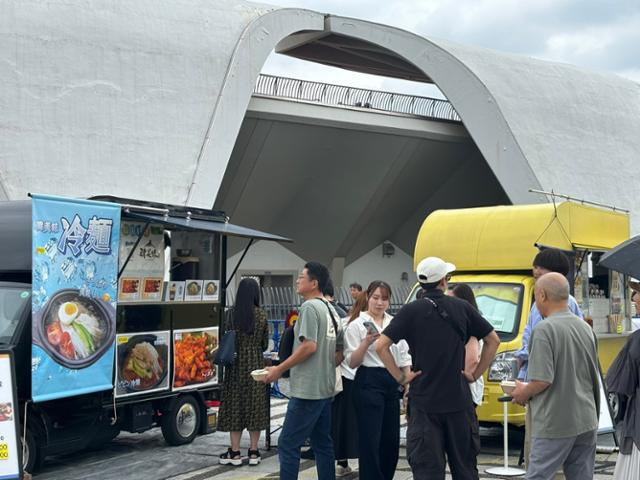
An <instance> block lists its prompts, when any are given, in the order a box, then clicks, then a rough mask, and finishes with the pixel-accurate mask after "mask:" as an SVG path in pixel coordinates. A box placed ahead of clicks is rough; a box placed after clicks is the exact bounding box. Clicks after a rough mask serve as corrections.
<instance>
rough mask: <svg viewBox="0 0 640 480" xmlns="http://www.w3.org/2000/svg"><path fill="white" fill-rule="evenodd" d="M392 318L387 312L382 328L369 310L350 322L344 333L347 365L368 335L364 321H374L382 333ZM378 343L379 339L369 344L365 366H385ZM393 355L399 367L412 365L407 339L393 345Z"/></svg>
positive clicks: (363, 363) (363, 361)
mask: <svg viewBox="0 0 640 480" xmlns="http://www.w3.org/2000/svg"><path fill="white" fill-rule="evenodd" d="M392 319H393V317H392V316H391V315H389V314H388V313H385V314H384V318H383V319H382V328H380V327H379V326H378V324H377V323H376V322H375V321H374V320H373V317H372V316H371V315H369V314H368V313H367V312H362V313H361V314H360V316H359V317H358V318H356V319H355V320H354V321H353V322H351V323H350V324H349V326H348V327H347V329H346V330H345V333H344V349H345V354H344V356H345V362H347V365H348V364H349V361H350V360H351V354H352V353H353V352H354V351H355V350H356V349H357V348H358V347H359V346H360V344H361V343H362V341H363V340H364V339H365V337H366V336H367V328H366V327H365V326H364V322H366V321H370V322H372V323H373V324H374V325H375V327H376V329H377V330H378V333H382V331H383V330H384V329H385V328H386V327H387V325H389V323H390V322H391V320H392ZM376 343H377V340H376V341H375V342H373V343H372V344H371V345H369V348H368V349H367V351H366V352H365V354H364V358H363V360H362V365H363V366H365V367H379V368H385V367H384V363H382V360H380V357H379V356H378V353H377V352H376ZM391 355H393V359H394V360H395V362H396V365H398V367H400V368H402V367H410V366H411V355H409V345H408V344H407V342H406V341H404V340H400V341H399V342H398V343H395V344H393V345H391Z"/></svg>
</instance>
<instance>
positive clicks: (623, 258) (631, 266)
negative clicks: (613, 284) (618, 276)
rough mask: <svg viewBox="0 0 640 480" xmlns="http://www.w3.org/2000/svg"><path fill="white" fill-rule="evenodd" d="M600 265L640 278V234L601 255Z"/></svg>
mask: <svg viewBox="0 0 640 480" xmlns="http://www.w3.org/2000/svg"><path fill="white" fill-rule="evenodd" d="M598 264H599V265H602V266H603V267H605V268H608V269H610V270H615V271H616V272H620V273H625V274H627V275H631V276H632V277H635V278H640V235H636V236H635V237H632V238H630V239H629V240H627V241H625V242H622V243H621V244H620V245H618V246H616V247H614V248H613V249H611V250H609V251H608V252H607V253H605V254H604V255H603V256H602V257H600V262H598Z"/></svg>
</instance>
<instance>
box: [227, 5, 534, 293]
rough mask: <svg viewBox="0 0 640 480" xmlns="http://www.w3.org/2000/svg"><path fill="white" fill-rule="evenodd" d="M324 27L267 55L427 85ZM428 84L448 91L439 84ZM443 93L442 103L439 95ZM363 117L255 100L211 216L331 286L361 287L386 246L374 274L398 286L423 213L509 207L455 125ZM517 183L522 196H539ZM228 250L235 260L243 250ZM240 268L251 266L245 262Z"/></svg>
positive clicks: (401, 61) (417, 73)
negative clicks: (268, 233) (278, 241)
mask: <svg viewBox="0 0 640 480" xmlns="http://www.w3.org/2000/svg"><path fill="white" fill-rule="evenodd" d="M332 22H335V20H334V19H333V17H327V18H325V21H324V26H325V28H324V30H323V31H317V32H309V31H304V32H296V33H293V34H291V35H289V36H287V37H286V38H284V39H283V40H281V41H280V42H278V44H277V46H276V48H275V51H276V52H278V53H282V54H286V55H289V56H292V57H296V58H300V59H303V60H309V61H314V62H319V63H323V64H326V65H329V66H333V67H340V68H347V69H350V70H354V71H359V72H362V73H369V74H376V75H383V76H391V77H396V78H400V79H405V80H412V81H420V82H428V83H436V82H435V80H434V78H432V77H431V75H430V74H427V73H425V70H421V69H420V68H418V67H417V66H416V65H415V64H414V63H412V62H410V61H409V60H407V59H406V58H405V57H403V56H402V55H400V54H398V53H395V52H394V51H392V50H390V49H388V48H387V47H385V46H381V45H380V44H375V43H373V42H371V41H368V40H363V39H358V38H355V37H353V36H348V35H344V34H342V33H333V32H332V31H327V28H328V29H329V30H331V29H332V27H331V25H332ZM392 30H394V33H395V34H396V35H397V31H396V30H395V29H392ZM416 38H417V39H418V40H419V41H421V42H425V40H424V39H421V38H420V37H416ZM456 73H457V72H456ZM466 75H469V72H466ZM435 76H437V77H439V78H441V79H442V81H443V82H445V83H446V75H445V74H442V73H440V74H436V75H435ZM452 81H459V80H455V79H453V80H452ZM438 86H440V85H438ZM440 88H441V89H442V90H443V91H444V92H445V94H446V91H447V88H446V87H445V88H442V86H440ZM453 92H454V94H455V93H456V90H455V88H454V89H453ZM465 95H468V93H467V94H465ZM360 106H361V102H354V103H353V104H350V105H341V106H340V108H336V106H328V105H321V104H316V105H313V104H311V102H300V101H293V99H292V100H286V99H283V98H277V97H276V96H268V95H260V96H258V95H254V96H253V97H252V99H251V100H250V102H249V105H248V109H247V113H246V115H245V117H244V119H243V121H242V125H241V128H240V130H239V133H238V137H237V140H236V142H235V144H234V147H233V150H232V153H231V155H230V160H229V163H228V166H227V170H226V172H225V175H224V177H223V179H222V182H221V185H220V188H219V190H218V194H217V197H216V202H215V205H216V207H218V208H222V209H224V210H225V211H227V212H228V213H229V214H230V215H231V216H232V217H233V218H234V220H235V221H238V222H245V223H247V224H251V225H255V226H256V227H257V228H269V229H271V230H274V231H279V232H282V234H284V235H290V236H291V237H292V238H295V239H296V242H295V244H293V245H291V246H290V247H289V246H288V247H289V249H290V251H291V253H292V254H293V255H294V257H295V258H294V259H293V260H294V261H296V260H297V261H299V260H300V259H309V258H314V259H318V260H320V261H322V262H325V263H327V264H330V265H331V266H332V270H333V273H334V276H335V277H336V280H337V282H339V283H349V282H350V281H351V280H360V281H363V280H362V278H361V276H362V275H363V268H364V270H365V271H366V270H367V268H366V267H363V265H364V264H366V263H368V264H371V263H372V262H373V263H374V264H379V263H380V262H381V261H382V262H384V261H383V260H379V259H380V258H381V257H382V255H381V254H380V252H378V250H381V248H382V247H381V245H382V243H383V242H391V243H392V244H394V245H395V246H396V247H397V248H396V251H397V254H396V258H394V259H389V260H387V264H388V265H393V267H391V268H386V269H385V268H379V269H378V272H380V271H390V270H391V272H390V275H391V276H392V277H393V278H389V280H390V281H391V282H392V283H400V282H401V281H406V280H405V279H406V278H407V275H406V272H410V271H411V255H412V253H413V246H414V242H415V238H416V234H417V231H418V229H419V227H420V225H421V223H422V221H423V220H424V218H425V216H426V215H427V214H428V213H430V212H431V211H433V210H434V209H437V208H457V207H468V206H480V205H492V204H505V203H511V201H512V200H511V199H510V196H509V195H508V193H507V192H506V191H505V188H504V186H503V185H502V184H501V182H500V180H499V178H498V176H497V174H496V171H495V168H494V166H493V165H490V164H489V163H488V162H487V160H486V159H485V157H484V156H483V154H482V152H481V150H480V149H479V148H478V146H477V145H476V143H475V142H474V139H473V138H471V135H469V131H468V129H467V128H466V127H465V123H463V122H464V117H463V118H462V121H443V120H438V119H433V118H432V119H427V118H421V117H419V116H414V115H392V114H390V113H389V112H381V111H365V110H364V109H361V108H359V107H360ZM349 107H355V108H349ZM454 108H456V105H455V104H454ZM467 109H468V107H467ZM462 110H463V111H466V110H465V108H464V106H463V108H462ZM474 115H475V113H467V116H469V117H471V118H474ZM483 116H485V117H486V116H490V114H489V115H487V114H483ZM485 121H486V118H485ZM527 168H528V166H527ZM510 175H511V174H510ZM526 182H527V187H528V186H535V185H536V183H533V184H531V183H529V180H526ZM525 192H526V190H525ZM521 197H523V195H520V197H518V199H520V198H521ZM230 247H231V251H232V252H234V251H235V252H239V251H240V250H241V249H242V248H243V245H242V244H239V243H236V244H233V245H231V246H230ZM265 248H271V249H272V247H267V246H265ZM280 253H281V256H282V257H290V255H289V253H284V252H280ZM265 255H268V256H271V257H272V258H273V256H274V255H277V254H276V253H275V252H272V251H270V252H266V251H265V252H261V251H260V249H259V248H258V249H257V251H256V252H255V255H254V257H253V261H256V262H257V261H258V258H259V257H261V256H265ZM366 255H368V257H366V258H368V260H367V261H364V258H365V256H366ZM248 261H249V264H251V263H252V257H251V256H250V257H249V259H248ZM378 267H380V265H378ZM283 269H284V270H288V269H289V268H288V266H287V268H284V266H283ZM369 270H371V268H369ZM374 270H375V269H374ZM367 273H368V274H371V275H375V274H374V273H373V272H367ZM396 277H397V278H396ZM370 279H371V278H369V279H367V280H370Z"/></svg>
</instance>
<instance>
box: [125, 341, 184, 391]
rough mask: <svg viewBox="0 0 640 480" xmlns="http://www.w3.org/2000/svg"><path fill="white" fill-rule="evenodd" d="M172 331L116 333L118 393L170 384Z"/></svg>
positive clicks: (156, 388)
mask: <svg viewBox="0 0 640 480" xmlns="http://www.w3.org/2000/svg"><path fill="white" fill-rule="evenodd" d="M170 348H171V333H170V332H169V331H168V330H167V331H161V332H144V333H125V334H118V335H117V336H116V397H128V396H132V395H140V394H143V393H149V392H157V391H161V390H167V389H168V388H169V359H170Z"/></svg>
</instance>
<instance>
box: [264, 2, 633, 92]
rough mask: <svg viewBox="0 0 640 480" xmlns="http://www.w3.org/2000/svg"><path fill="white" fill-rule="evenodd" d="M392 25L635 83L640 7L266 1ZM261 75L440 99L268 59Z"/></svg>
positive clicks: (407, 87) (410, 86)
mask: <svg viewBox="0 0 640 480" xmlns="http://www.w3.org/2000/svg"><path fill="white" fill-rule="evenodd" d="M269 3H272V4H277V5H280V6H283V7H298V8H308V9H311V10H316V11H319V12H323V13H331V14H335V15H341V16H349V17H355V18H359V19H363V20H370V21H374V22H378V23H383V24H386V25H392V26H395V27H399V28H402V29H405V30H409V31H411V32H414V33H417V34H420V35H422V36H424V37H427V38H440V39H445V40H448V41H451V42H456V43H460V44H466V45H473V46H479V47H486V48H490V49H493V50H498V51H502V52H507V53H516V54H522V55H526V56H530V57H536V58H540V59H544V60H551V61H557V62H563V63H570V64H573V65H577V66H581V67H585V68H588V69H590V70H596V71H606V72H611V73H615V74H618V75H621V76H623V77H626V78H629V79H632V80H635V81H637V82H640V1H639V0H386V1H379V0H271V1H270V2H269ZM263 73H269V74H274V75H281V76H287V77H293V78H302V79H305V80H315V81H321V82H326V83H336V84H339V85H349V86H357V87H362V88H370V89H378V90H385V91H393V92H401V93H410V94H414V95H425V96H435V97H441V96H442V94H441V93H440V92H439V90H437V88H435V87H434V86H431V85H424V84H419V83H415V82H408V81H404V80H395V79H385V78H383V77H378V76H372V75H365V74H357V73H354V72H348V71H346V70H341V69H337V68H331V67H325V66H321V65H318V64H315V63H311V62H305V61H301V60H295V59H290V58H288V57H285V56H283V55H277V54H272V55H271V57H270V58H269V60H268V61H267V63H266V64H265V66H264V68H263Z"/></svg>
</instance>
